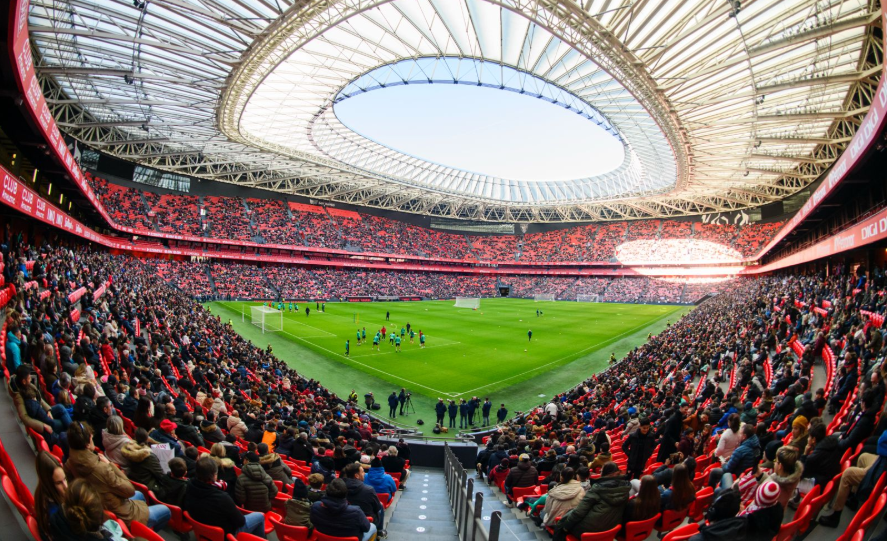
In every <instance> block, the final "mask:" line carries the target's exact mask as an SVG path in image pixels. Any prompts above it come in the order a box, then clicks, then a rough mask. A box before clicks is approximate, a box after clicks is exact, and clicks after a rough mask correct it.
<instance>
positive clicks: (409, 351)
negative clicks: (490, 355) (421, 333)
mask: <svg viewBox="0 0 887 541" xmlns="http://www.w3.org/2000/svg"><path fill="white" fill-rule="evenodd" d="M461 343H462V342H453V343H452V344H435V345H433V346H425V347H424V348H418V349H416V348H413V349H408V350H401V353H416V352H417V351H422V350H423V349H431V348H445V347H449V346H455V345H457V344H461ZM394 353H397V351H386V352H384V353H382V352H376V353H364V354H363V355H355V357H376V356H378V355H391V354H394ZM349 358H352V357H349Z"/></svg>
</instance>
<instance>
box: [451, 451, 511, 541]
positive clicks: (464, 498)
mask: <svg viewBox="0 0 887 541" xmlns="http://www.w3.org/2000/svg"><path fill="white" fill-rule="evenodd" d="M444 478H445V480H446V484H447V494H448V496H449V498H450V508H451V509H452V510H453V518H454V520H455V522H456V529H457V531H458V533H459V539H461V541H499V526H500V524H501V522H502V513H501V512H499V511H494V512H493V513H492V514H491V515H490V525H489V528H487V526H486V525H485V524H484V520H483V516H482V515H483V506H484V495H483V494H482V493H480V492H474V479H473V478H471V477H469V476H468V473H467V472H466V471H465V468H464V467H463V466H462V463H461V462H459V459H458V458H457V457H456V454H455V453H453V450H452V449H450V446H449V444H447V443H445V444H444ZM472 493H473V498H472Z"/></svg>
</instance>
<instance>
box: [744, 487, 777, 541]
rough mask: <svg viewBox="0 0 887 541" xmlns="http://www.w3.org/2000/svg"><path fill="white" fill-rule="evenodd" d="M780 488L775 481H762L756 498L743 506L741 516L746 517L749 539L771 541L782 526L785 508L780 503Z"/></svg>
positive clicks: (756, 491) (749, 540) (750, 540)
mask: <svg viewBox="0 0 887 541" xmlns="http://www.w3.org/2000/svg"><path fill="white" fill-rule="evenodd" d="M779 495H780V488H779V485H778V484H776V483H775V482H773V481H766V482H764V483H761V484H760V485H759V486H758V488H757V490H755V497H754V500H753V501H752V502H751V503H749V504H748V505H747V506H743V509H742V511H740V513H739V515H738V516H739V517H746V521H747V530H746V537H745V539H746V540H748V541H771V540H772V539H773V538H774V537H776V535H777V534H779V530H780V528H781V527H782V519H783V515H784V513H785V510H784V509H783V507H782V506H781V505H779Z"/></svg>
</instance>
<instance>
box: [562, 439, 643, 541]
mask: <svg viewBox="0 0 887 541" xmlns="http://www.w3.org/2000/svg"><path fill="white" fill-rule="evenodd" d="M636 434H637V432H636ZM630 490H631V483H629V482H628V481H626V480H625V479H623V478H621V477H613V478H605V479H603V480H601V481H599V482H597V483H595V484H594V485H592V486H591V488H590V489H588V492H586V493H585V497H583V498H582V500H581V501H580V502H579V505H577V506H576V507H575V508H574V509H573V510H572V511H570V512H569V513H567V514H566V515H565V516H564V517H563V518H562V519H561V521H560V522H559V523H558V527H557V529H556V530H555V540H556V541H561V540H563V539H565V538H566V534H567V533H571V534H573V535H574V536H576V537H580V538H581V537H582V534H583V533H586V532H606V531H607V530H611V529H613V528H615V527H616V526H617V525H619V524H621V523H622V514H623V513H624V511H625V506H626V505H627V504H628V493H629V491H630Z"/></svg>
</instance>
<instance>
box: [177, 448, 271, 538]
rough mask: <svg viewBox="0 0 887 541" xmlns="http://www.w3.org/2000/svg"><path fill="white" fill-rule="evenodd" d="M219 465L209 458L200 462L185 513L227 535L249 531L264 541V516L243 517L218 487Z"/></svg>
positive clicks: (258, 514) (190, 483) (186, 495)
mask: <svg viewBox="0 0 887 541" xmlns="http://www.w3.org/2000/svg"><path fill="white" fill-rule="evenodd" d="M218 471H219V466H218V465H217V464H216V461H215V460H213V459H212V458H210V457H207V456H204V457H201V458H200V459H199V460H198V461H197V476H196V478H194V479H191V481H190V482H189V484H188V490H187V491H186V492H185V503H184V507H182V510H183V511H187V512H188V514H189V515H191V518H193V519H194V520H196V521H197V522H200V523H201V524H207V525H209V526H215V527H217V528H221V529H222V530H223V531H224V532H225V534H226V535H228V534H232V535H237V533H239V532H246V533H250V534H253V535H256V536H258V537H261V538H263V539H264V538H265V516H264V515H263V514H262V513H250V514H248V515H244V514H243V513H241V512H240V510H239V509H237V506H236V505H235V504H234V500H233V499H231V496H229V495H228V493H227V492H225V491H224V490H221V489H220V488H219V486H218V485H217V484H216V481H217V480H218V479H217V474H218Z"/></svg>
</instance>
